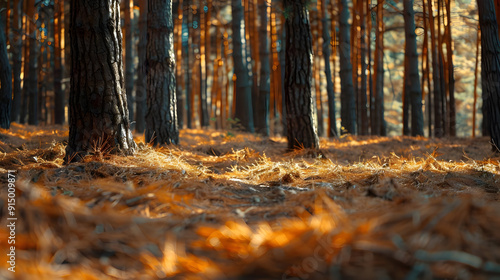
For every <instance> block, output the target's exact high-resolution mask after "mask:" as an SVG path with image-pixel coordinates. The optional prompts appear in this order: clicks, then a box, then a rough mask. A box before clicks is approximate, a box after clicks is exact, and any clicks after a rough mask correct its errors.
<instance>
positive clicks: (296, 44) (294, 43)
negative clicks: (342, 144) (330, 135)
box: [284, 0, 319, 150]
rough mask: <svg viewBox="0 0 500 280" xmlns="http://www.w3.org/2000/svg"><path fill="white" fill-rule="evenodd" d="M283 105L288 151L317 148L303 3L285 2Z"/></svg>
mask: <svg viewBox="0 0 500 280" xmlns="http://www.w3.org/2000/svg"><path fill="white" fill-rule="evenodd" d="M284 7H285V9H286V10H289V11H290V14H289V15H288V16H287V18H286V21H285V29H286V39H287V42H286V54H285V59H286V68H285V104H286V111H287V131H288V135H287V137H288V149H290V150H292V149H297V148H302V147H303V148H312V149H318V148H319V139H318V134H317V125H316V116H315V110H314V106H315V105H316V103H315V99H314V97H315V96H314V95H313V90H312V89H313V87H312V66H313V65H312V63H313V60H312V57H313V54H312V35H311V27H310V24H309V13H308V11H307V8H306V0H300V1H299V0H285V1H284Z"/></svg>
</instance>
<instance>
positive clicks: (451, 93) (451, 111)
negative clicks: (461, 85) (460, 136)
mask: <svg viewBox="0 0 500 280" xmlns="http://www.w3.org/2000/svg"><path fill="white" fill-rule="evenodd" d="M446 1H447V2H446V19H447V22H446V35H447V36H446V56H447V59H446V66H447V67H448V69H447V72H448V81H447V83H448V97H449V103H448V119H449V121H450V127H449V130H450V136H452V137H455V136H457V127H456V126H457V121H456V110H455V70H454V66H453V48H452V43H453V37H452V35H451V0H446Z"/></svg>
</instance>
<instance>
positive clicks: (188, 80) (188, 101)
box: [181, 0, 193, 128]
mask: <svg viewBox="0 0 500 280" xmlns="http://www.w3.org/2000/svg"><path fill="white" fill-rule="evenodd" d="M183 2H184V1H183ZM183 18H185V19H186V21H187V23H189V22H192V21H191V19H192V13H191V1H190V0H186V1H185V2H184V16H183ZM183 29H184V25H183ZM182 33H186V35H187V41H186V42H185V44H183V45H182V46H183V49H184V50H187V51H186V54H185V55H184V63H185V65H186V74H185V75H186V77H185V78H186V80H185V84H186V89H185V98H184V103H185V104H186V105H185V108H186V122H187V128H193V119H192V113H191V112H192V111H193V108H192V107H191V105H192V104H191V84H192V83H193V81H192V80H191V74H192V73H191V71H192V70H191V59H190V56H191V51H192V49H191V48H190V45H191V44H189V43H190V38H191V33H192V32H191V30H190V28H189V24H186V25H185V30H183V31H182ZM181 117H182V116H181Z"/></svg>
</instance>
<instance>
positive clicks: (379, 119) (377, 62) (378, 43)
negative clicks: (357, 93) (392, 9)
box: [372, 0, 386, 135]
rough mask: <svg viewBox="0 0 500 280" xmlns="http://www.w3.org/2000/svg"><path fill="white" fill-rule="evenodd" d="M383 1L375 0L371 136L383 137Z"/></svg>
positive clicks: (384, 132)
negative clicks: (373, 90)
mask: <svg viewBox="0 0 500 280" xmlns="http://www.w3.org/2000/svg"><path fill="white" fill-rule="evenodd" d="M383 5H384V0H377V8H376V13H377V26H376V29H375V59H374V65H373V68H374V70H375V71H374V73H373V76H374V78H373V80H374V83H375V94H374V95H375V96H374V99H375V100H374V103H375V106H374V107H375V108H374V116H373V117H372V120H373V124H372V134H373V135H385V134H386V131H385V122H384V7H383Z"/></svg>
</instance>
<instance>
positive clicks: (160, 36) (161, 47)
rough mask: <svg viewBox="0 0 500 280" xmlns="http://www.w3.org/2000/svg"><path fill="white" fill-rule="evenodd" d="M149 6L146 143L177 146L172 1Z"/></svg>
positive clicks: (153, 2)
mask: <svg viewBox="0 0 500 280" xmlns="http://www.w3.org/2000/svg"><path fill="white" fill-rule="evenodd" d="M148 5H149V6H148V47H147V54H146V59H147V65H148V72H147V76H148V89H147V91H148V111H147V114H146V142H148V143H153V144H154V145H165V144H178V143H179V129H178V124H177V95H176V92H175V89H176V84H175V55H174V24H173V21H172V1H171V0H166V1H165V0H149V4H148Z"/></svg>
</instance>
